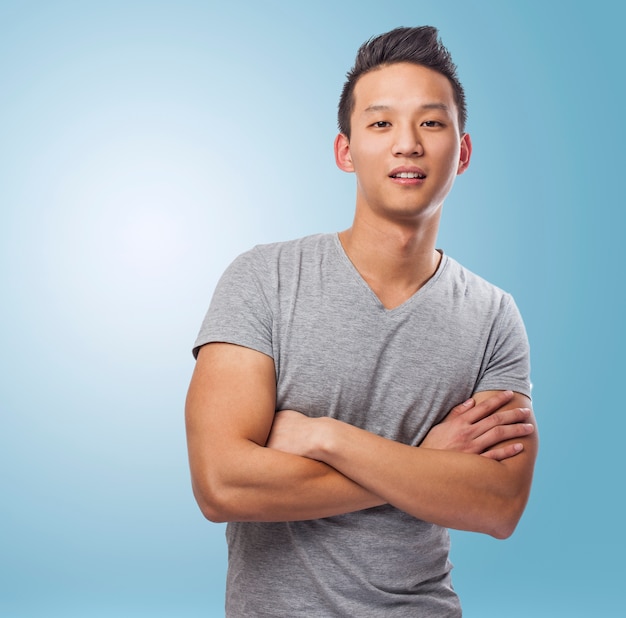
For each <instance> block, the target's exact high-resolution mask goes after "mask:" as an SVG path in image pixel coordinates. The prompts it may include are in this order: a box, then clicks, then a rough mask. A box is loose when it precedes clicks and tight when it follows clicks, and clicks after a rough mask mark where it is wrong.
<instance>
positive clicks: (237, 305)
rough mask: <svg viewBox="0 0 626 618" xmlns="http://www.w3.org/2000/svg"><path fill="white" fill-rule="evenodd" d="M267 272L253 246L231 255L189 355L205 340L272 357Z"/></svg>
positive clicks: (205, 341)
mask: <svg viewBox="0 0 626 618" xmlns="http://www.w3.org/2000/svg"><path fill="white" fill-rule="evenodd" d="M269 275H270V273H269V272H268V269H267V267H266V265H265V263H264V261H263V260H262V256H261V255H260V253H259V252H258V251H257V250H256V249H252V250H251V251H248V252H246V253H244V254H242V255H240V256H239V257H238V258H236V259H235V261H234V262H232V264H231V265H230V266H229V267H228V268H227V269H226V271H225V272H224V274H223V275H222V277H221V278H220V280H219V282H218V284H217V286H216V288H215V292H214V294H213V298H212V299H211V303H210V305H209V309H208V311H207V314H206V316H205V318H204V321H203V322H202V326H201V327H200V332H199V333H198V337H197V338H196V341H195V344H194V347H193V355H194V357H197V355H198V350H199V349H200V348H201V347H202V346H203V345H205V344H207V343H214V342H222V343H233V344H236V345H241V346H244V347H247V348H251V349H253V350H257V351H259V352H262V353H263V354H267V355H268V356H270V357H273V350H272V322H273V320H272V311H271V308H270V306H269V303H268V300H267V286H268V285H271V281H270V277H269Z"/></svg>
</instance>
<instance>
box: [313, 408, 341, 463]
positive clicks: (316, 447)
mask: <svg viewBox="0 0 626 618" xmlns="http://www.w3.org/2000/svg"><path fill="white" fill-rule="evenodd" d="M338 423H339V421H337V420H336V419H334V418H330V417H328V416H321V417H319V418H316V419H315V424H314V431H312V432H311V434H310V449H309V453H308V454H307V457H309V458H311V459H317V460H318V461H324V462H326V461H327V458H328V455H329V454H330V453H332V448H333V436H334V435H335V431H336V426H337V424H338Z"/></svg>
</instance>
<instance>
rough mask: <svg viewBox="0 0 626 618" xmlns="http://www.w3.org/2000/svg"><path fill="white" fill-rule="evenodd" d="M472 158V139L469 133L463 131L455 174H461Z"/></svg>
mask: <svg viewBox="0 0 626 618" xmlns="http://www.w3.org/2000/svg"><path fill="white" fill-rule="evenodd" d="M471 158H472V140H471V138H470V136H469V133H463V135H462V136H461V153H460V155H459V166H458V168H457V170H456V173H457V175H458V174H462V173H463V172H464V171H465V170H466V169H467V168H468V167H469V162H470V159H471Z"/></svg>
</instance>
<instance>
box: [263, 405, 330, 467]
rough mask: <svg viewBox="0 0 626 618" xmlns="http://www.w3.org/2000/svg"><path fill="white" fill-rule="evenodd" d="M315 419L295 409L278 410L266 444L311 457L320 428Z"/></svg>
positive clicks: (278, 449) (280, 449) (269, 446)
mask: <svg viewBox="0 0 626 618" xmlns="http://www.w3.org/2000/svg"><path fill="white" fill-rule="evenodd" d="M315 420H316V419H314V418H309V417H308V416H306V415H305V414H302V413H301V412H296V411H295V410H281V411H280V412H277V413H276V415H275V416H274V423H273V424H272V430H271V432H270V435H269V438H268V440H267V444H266V445H265V446H267V447H268V448H273V449H276V450H277V451H283V452H284V453H291V454H292V455H299V456H300V457H309V458H311V451H310V449H311V446H312V445H313V444H315V443H316V438H315V430H316V428H318V425H317V424H316V423H315Z"/></svg>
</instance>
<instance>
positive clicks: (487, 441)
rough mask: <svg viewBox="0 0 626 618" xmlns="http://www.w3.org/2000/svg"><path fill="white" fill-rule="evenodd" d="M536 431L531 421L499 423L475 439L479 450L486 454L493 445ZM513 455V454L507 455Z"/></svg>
mask: <svg viewBox="0 0 626 618" xmlns="http://www.w3.org/2000/svg"><path fill="white" fill-rule="evenodd" d="M533 431H535V427H534V425H532V424H531V423H520V422H515V423H512V424H510V425H497V426H496V427H493V428H492V429H490V430H489V431H487V432H485V433H484V434H482V435H481V436H480V437H478V438H476V439H475V440H474V443H475V445H476V447H477V449H478V452H479V453H481V454H483V455H485V454H486V453H487V452H488V451H489V449H491V447H494V446H496V445H497V444H500V443H502V442H506V441H507V440H514V439H515V438H523V437H525V436H528V435H530V434H531V433H533ZM507 456H508V457H511V456H512V455H507Z"/></svg>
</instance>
